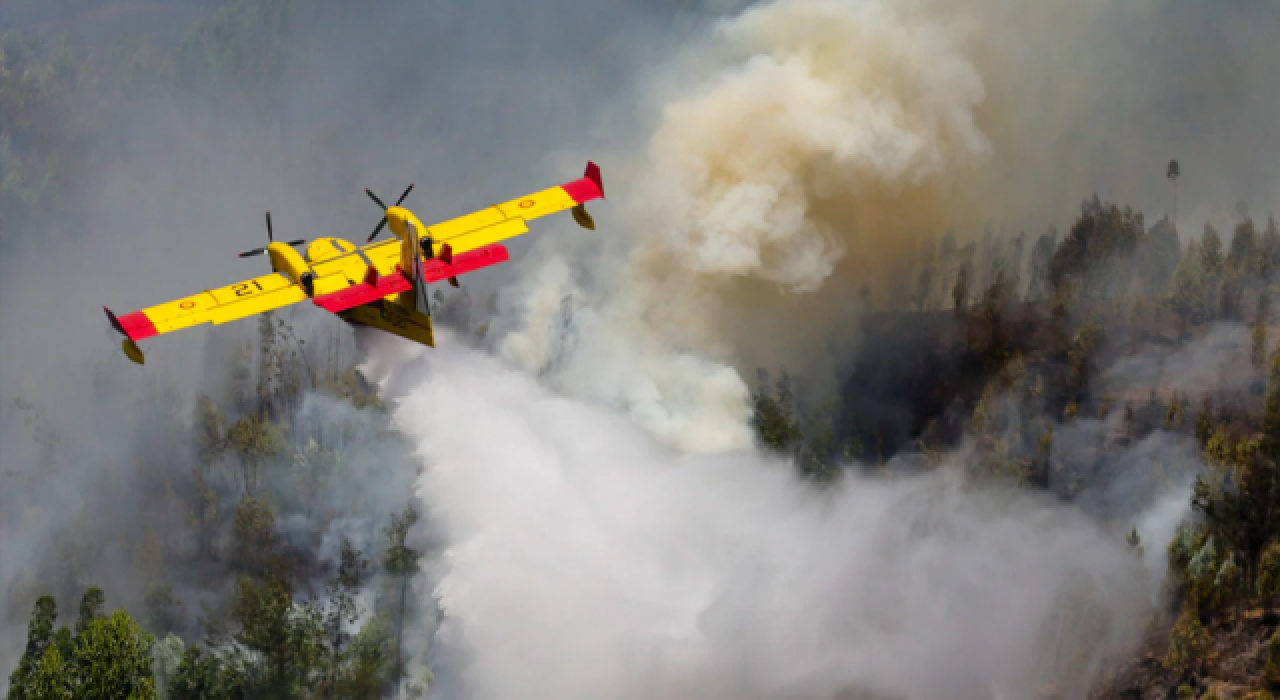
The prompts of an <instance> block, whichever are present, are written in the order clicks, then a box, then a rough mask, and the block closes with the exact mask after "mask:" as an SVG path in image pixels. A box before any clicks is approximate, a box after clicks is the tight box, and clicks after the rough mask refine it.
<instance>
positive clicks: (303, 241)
mask: <svg viewBox="0 0 1280 700" xmlns="http://www.w3.org/2000/svg"><path fill="white" fill-rule="evenodd" d="M306 242H307V239H305V238H299V239H298V240H296V241H289V245H302V244H303V243H306Z"/></svg>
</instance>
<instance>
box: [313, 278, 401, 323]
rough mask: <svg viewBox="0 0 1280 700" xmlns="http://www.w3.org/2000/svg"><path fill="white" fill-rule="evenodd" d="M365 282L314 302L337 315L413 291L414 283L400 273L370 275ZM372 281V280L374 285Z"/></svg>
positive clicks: (326, 295)
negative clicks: (384, 298)
mask: <svg viewBox="0 0 1280 700" xmlns="http://www.w3.org/2000/svg"><path fill="white" fill-rule="evenodd" d="M365 280H366V281H365V282H362V283H360V284H353V285H351V286H350V287H347V288H346V289H343V290H342V291H338V292H334V293H332V294H325V295H322V296H318V297H316V298H315V300H314V301H315V304H316V306H319V307H320V308H322V309H324V310H326V311H331V312H333V313H335V314H336V313H339V312H341V311H346V310H347V309H353V308H355V307H357V306H360V305H361V304H368V303H369V302H371V301H377V300H379V299H381V298H383V297H385V296H389V295H391V294H398V293H400V292H407V291H409V290H411V289H413V283H412V282H410V281H409V278H407V277H405V276H404V275H403V274H402V273H400V272H393V273H391V274H389V275H383V276H381V277H378V276H376V275H368V276H366V277H365ZM370 280H372V283H371V282H370Z"/></svg>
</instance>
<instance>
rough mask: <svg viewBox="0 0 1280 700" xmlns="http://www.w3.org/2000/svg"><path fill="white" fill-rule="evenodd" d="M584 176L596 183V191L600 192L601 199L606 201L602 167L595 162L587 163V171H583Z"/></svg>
mask: <svg viewBox="0 0 1280 700" xmlns="http://www.w3.org/2000/svg"><path fill="white" fill-rule="evenodd" d="M582 176H583V177H585V178H587V179H588V180H590V181H592V182H594V183H596V189H598V190H600V198H601V199H604V180H603V179H602V178H601V177H600V166H598V165H596V163H595V161H592V160H589V161H587V169H586V170H585V171H583V173H582Z"/></svg>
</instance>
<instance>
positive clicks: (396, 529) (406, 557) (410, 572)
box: [382, 505, 422, 688]
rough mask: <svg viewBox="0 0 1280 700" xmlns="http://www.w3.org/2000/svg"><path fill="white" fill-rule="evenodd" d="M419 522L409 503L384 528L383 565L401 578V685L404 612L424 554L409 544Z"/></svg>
mask: <svg viewBox="0 0 1280 700" xmlns="http://www.w3.org/2000/svg"><path fill="white" fill-rule="evenodd" d="M417 522H418V511H416V510H414V508H413V506H412V505H409V506H407V507H406V508H405V509H404V512H403V513H401V514H400V515H392V516H391V524H390V525H388V526H387V527H386V529H384V530H383V533H384V534H385V535H386V538H387V548H386V552H385V553H384V554H383V559H382V568H383V569H384V570H385V571H386V572H387V574H388V575H390V576H394V577H396V578H397V579H399V596H398V597H399V600H398V602H397V603H396V650H395V683H396V687H397V688H399V686H400V684H401V682H402V681H403V678H404V664H403V659H404V650H403V646H402V644H403V641H404V614H405V606H406V604H407V600H406V595H407V593H408V590H409V581H410V580H411V579H412V578H413V577H414V576H415V575H417V573H418V567H419V560H420V559H421V558H422V553H421V552H419V551H418V550H416V549H413V548H412V547H410V546H408V543H407V541H408V537H409V530H411V529H412V528H413V526H414V524H416V523H417Z"/></svg>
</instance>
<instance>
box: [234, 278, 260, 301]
mask: <svg viewBox="0 0 1280 700" xmlns="http://www.w3.org/2000/svg"><path fill="white" fill-rule="evenodd" d="M251 284H252V285H253V286H255V287H257V288H258V289H257V290H256V291H259V292H261V291H262V285H260V284H258V281H257V280H253V281H251V282H241V283H240V284H235V285H232V286H231V289H232V291H234V292H235V293H236V296H238V297H247V296H249V295H250V294H253V293H254V291H255V290H253V289H250V288H249V285H251Z"/></svg>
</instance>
